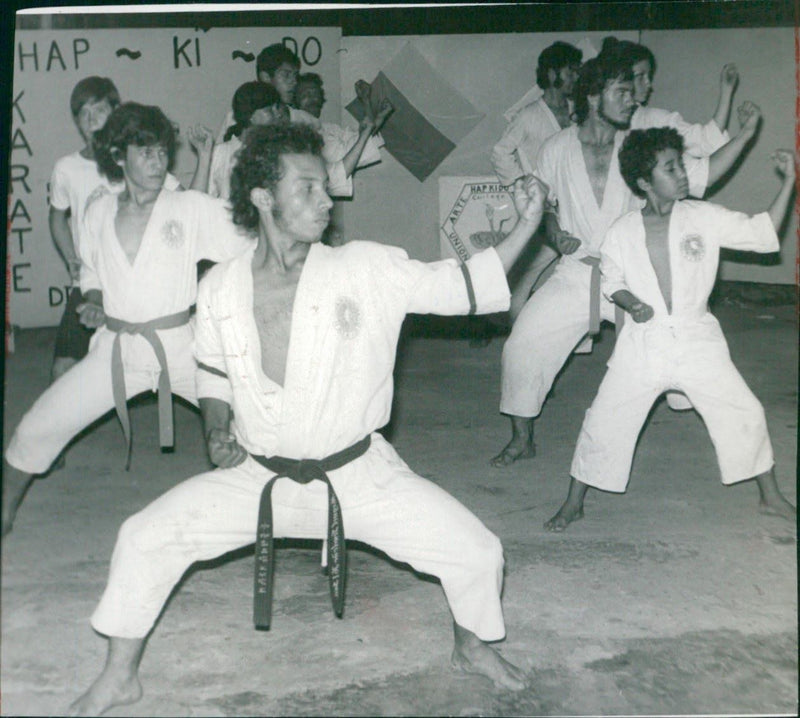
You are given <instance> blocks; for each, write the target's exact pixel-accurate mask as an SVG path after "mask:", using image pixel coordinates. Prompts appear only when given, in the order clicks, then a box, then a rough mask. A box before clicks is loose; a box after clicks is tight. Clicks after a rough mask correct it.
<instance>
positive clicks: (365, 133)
mask: <svg viewBox="0 0 800 718" xmlns="http://www.w3.org/2000/svg"><path fill="white" fill-rule="evenodd" d="M374 129H375V120H374V119H373V118H372V117H371V116H368V115H364V117H363V118H362V120H361V122H360V123H359V125H358V139H357V140H356V143H355V144H354V145H353V146H352V147H351V148H350V149H349V150H348V151H347V154H346V155H345V156H344V157H343V158H342V165H343V166H344V172H345V177H350V176H351V175H352V174H353V172H354V171H355V169H356V166H357V165H358V161H359V160H360V159H361V153H362V152H363V151H364V147H365V145H366V144H367V140H368V139H369V138H370V137H371V136H372V131H373V130H374Z"/></svg>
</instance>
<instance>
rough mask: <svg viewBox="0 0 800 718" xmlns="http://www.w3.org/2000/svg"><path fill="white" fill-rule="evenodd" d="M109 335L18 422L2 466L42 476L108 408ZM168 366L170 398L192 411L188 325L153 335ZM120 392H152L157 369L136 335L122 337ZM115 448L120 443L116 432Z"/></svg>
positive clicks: (102, 332) (96, 339)
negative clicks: (180, 399)
mask: <svg viewBox="0 0 800 718" xmlns="http://www.w3.org/2000/svg"><path fill="white" fill-rule="evenodd" d="M114 336H115V335H114V333H113V332H110V331H109V330H107V329H105V328H104V327H101V328H100V329H98V330H97V332H95V335H94V336H93V337H92V343H91V345H90V347H89V353H88V354H87V355H86V356H85V357H84V358H83V359H81V360H80V361H79V362H78V363H77V364H75V365H74V366H73V367H72V368H70V369H69V371H67V372H66V373H65V374H63V375H62V376H61V377H59V378H58V379H57V380H56V381H55V382H53V383H52V384H51V385H50V386H49V387H47V389H45V391H44V393H43V394H42V395H41V396H40V397H39V398H38V399H37V400H36V402H34V404H33V406H32V407H31V408H30V409H29V410H28V412H27V413H26V414H25V416H23V417H22V421H20V423H19V426H17V429H16V431H15V432H14V435H13V436H12V437H11V441H10V442H9V445H8V448H7V449H6V461H8V463H9V464H10V465H11V466H13V467H14V468H16V469H19V470H20V471H23V472H25V473H28V474H40V473H43V472H45V471H47V469H48V468H50V465H51V464H52V463H53V461H54V460H55V458H56V457H57V456H58V454H59V453H60V452H61V450H62V449H63V448H64V447H65V446H66V445H67V444H68V443H69V441H70V440H71V439H72V438H73V437H74V436H76V435H77V434H78V433H79V432H81V431H82V430H83V429H85V428H86V427H87V426H89V424H91V423H92V422H93V421H96V420H97V419H99V418H100V417H101V416H103V415H104V414H106V413H107V412H108V411H110V410H112V409H113V408H114V397H113V393H112V386H111V348H112V345H113V341H114ZM159 336H160V337H161V338H162V343H163V344H164V349H165V352H166V354H167V361H168V365H169V369H170V372H169V377H170V384H171V388H172V393H173V394H178V395H179V396H181V397H183V398H184V399H186V400H187V401H188V402H190V403H192V404H194V405H195V406H197V389H196V386H195V374H196V371H197V365H196V363H195V361H194V358H193V356H192V351H191V337H192V330H191V329H190V328H189V325H186V326H183V327H178V328H177V329H171V330H167V331H163V332H162V331H159ZM122 362H123V367H124V370H125V389H126V394H127V398H128V399H130V398H132V397H134V396H136V395H137V394H141V393H142V392H144V391H155V389H156V388H157V387H158V377H159V375H160V370H159V368H158V362H157V361H156V358H155V354H154V353H153V350H152V348H151V347H150V345H149V344H148V343H147V341H146V340H145V339H144V338H143V337H141V336H131V335H127V336H123V337H122ZM119 441H120V445H121V446H124V438H123V435H122V431H121V430H120V439H119Z"/></svg>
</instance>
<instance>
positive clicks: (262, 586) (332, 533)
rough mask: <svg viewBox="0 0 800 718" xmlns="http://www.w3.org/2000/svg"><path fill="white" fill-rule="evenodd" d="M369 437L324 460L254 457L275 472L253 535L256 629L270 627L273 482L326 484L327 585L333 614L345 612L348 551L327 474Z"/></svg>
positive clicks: (264, 492)
mask: <svg viewBox="0 0 800 718" xmlns="http://www.w3.org/2000/svg"><path fill="white" fill-rule="evenodd" d="M369 445H370V437H369V435H367V436H365V437H364V438H363V439H361V441H359V442H357V443H355V444H353V445H352V446H349V447H348V448H346V449H343V450H342V451H338V452H336V453H335V454H331V455H330V456H327V457H325V458H324V459H286V458H284V457H282V456H256V455H254V454H253V455H252V456H253V458H254V459H255V460H256V461H257V462H258V463H259V464H261V465H262V466H264V467H266V468H268V469H269V470H270V471H274V472H275V476H273V477H272V478H271V479H270V480H269V481H267V483H266V485H265V486H264V488H263V490H262V491H261V500H260V502H259V508H258V529H257V532H256V547H255V552H256V568H255V586H254V593H255V595H254V598H253V622H254V623H255V626H256V628H269V623H270V616H271V613H272V576H273V569H274V564H275V561H274V554H275V551H274V546H273V541H272V486H273V484H274V483H275V480H276V479H282V478H289V479H292V481H297V482H298V483H300V484H307V483H309V482H311V481H313V480H314V479H318V480H320V481H323V482H325V483H326V484H327V485H328V583H329V585H330V592H331V601H332V602H333V610H334V613H335V614H336V615H337V616H338V617H339V618H341V617H342V613H343V612H344V579H345V572H346V570H347V552H346V548H345V544H344V524H343V523H342V509H341V506H340V505H339V499H338V497H337V496H336V491H334V489H333V484H331V480H330V479H329V478H328V474H327V472H328V471H333V470H334V469H339V468H341V467H342V466H344V465H345V464H349V463H350V462H351V461H353V460H354V459H357V458H358V457H359V456H363V455H364V454H365V453H366V451H367V449H369Z"/></svg>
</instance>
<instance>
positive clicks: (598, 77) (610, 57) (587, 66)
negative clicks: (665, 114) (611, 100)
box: [572, 52, 633, 124]
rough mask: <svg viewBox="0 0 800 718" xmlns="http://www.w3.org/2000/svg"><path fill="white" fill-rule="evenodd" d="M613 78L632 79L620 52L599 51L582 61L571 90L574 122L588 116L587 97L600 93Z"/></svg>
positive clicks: (628, 80) (626, 61)
mask: <svg viewBox="0 0 800 718" xmlns="http://www.w3.org/2000/svg"><path fill="white" fill-rule="evenodd" d="M614 80H623V81H626V82H632V81H633V72H632V71H631V66H630V63H629V62H628V59H627V58H626V57H624V56H623V55H622V54H620V53H616V52H608V53H606V54H605V55H603V54H602V53H601V54H600V55H598V56H597V57H595V58H593V59H591V60H587V61H586V62H584V63H583V65H582V67H581V69H580V72H579V73H578V81H577V82H576V83H575V88H574V89H573V91H572V99H573V101H574V102H575V111H574V113H573V114H574V118H575V122H577V123H578V124H581V123H582V122H583V121H584V120H585V119H586V118H587V117H588V116H589V98H590V97H594V96H595V95H599V94H601V93H602V92H603V90H604V89H605V87H606V85H607V84H608V83H609V82H613V81H614Z"/></svg>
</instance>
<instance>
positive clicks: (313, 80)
mask: <svg viewBox="0 0 800 718" xmlns="http://www.w3.org/2000/svg"><path fill="white" fill-rule="evenodd" d="M303 83H306V84H308V85H314V86H315V87H317V88H319V91H320V92H321V93H322V104H325V88H324V87H323V86H322V78H321V77H320V76H319V75H318V74H317V73H316V72H304V73H303V74H301V75H298V76H297V85H296V86H295V88H294V94H295V96H296V95H297V93H298V91H299V90H300V85H302V84H303Z"/></svg>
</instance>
